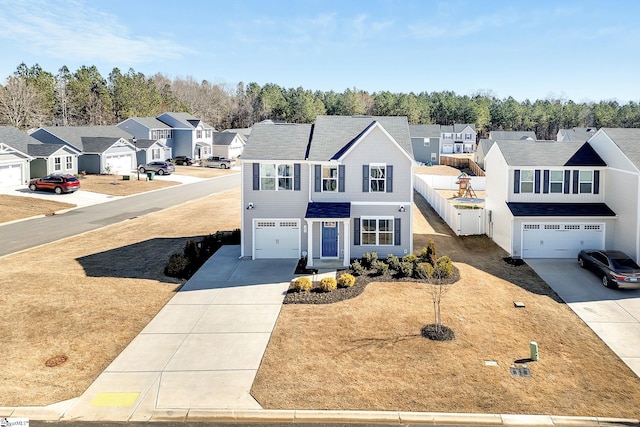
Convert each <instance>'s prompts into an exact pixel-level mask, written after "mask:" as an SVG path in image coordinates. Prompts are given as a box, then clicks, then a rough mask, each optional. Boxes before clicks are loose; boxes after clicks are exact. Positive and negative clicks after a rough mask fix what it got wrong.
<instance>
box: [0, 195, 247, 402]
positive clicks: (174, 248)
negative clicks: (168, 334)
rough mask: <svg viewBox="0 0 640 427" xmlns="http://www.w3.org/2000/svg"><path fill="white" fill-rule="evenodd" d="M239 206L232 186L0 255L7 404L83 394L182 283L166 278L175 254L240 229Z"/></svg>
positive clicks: (2, 393) (0, 391)
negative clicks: (54, 362) (56, 361)
mask: <svg viewBox="0 0 640 427" xmlns="http://www.w3.org/2000/svg"><path fill="white" fill-rule="evenodd" d="M239 209H240V191H239V190H233V191H230V192H226V193H222V194H219V195H213V196H210V197H207V198H204V199H200V200H197V201H193V202H190V203H186V204H183V205H181V206H178V207H175V208H171V209H167V210H163V211H162V212H157V213H154V214H151V215H147V216H143V217H139V218H135V219H133V220H129V221H126V222H123V223H120V224H117V225H113V226H109V227H105V228H102V229H99V230H96V231H92V232H89V233H84V234H82V235H79V236H75V237H72V238H68V239H64V240H61V241H58V242H55V243H51V244H48V245H44V246H41V247H38V248H35V249H31V250H27V251H24V252H21V253H18V254H14V255H8V256H5V257H1V258H0V287H1V288H2V293H1V294H0V312H2V313H4V314H3V316H1V317H0V342H1V343H2V345H3V355H2V363H0V384H2V387H0V407H1V406H24V405H29V406H31V405H47V404H51V403H54V402H59V401H62V400H66V399H70V398H73V397H77V396H79V395H80V394H81V393H82V392H84V390H86V388H87V387H88V386H89V385H90V384H91V382H93V381H94V380H95V378H97V376H98V375H99V374H100V373H101V372H102V371H103V370H104V369H105V368H106V367H107V365H108V364H109V363H110V362H111V361H112V360H113V359H114V358H115V357H116V356H117V355H118V354H119V353H120V352H121V351H122V350H123V349H124V348H125V347H126V345H127V344H128V343H129V342H130V341H131V340H132V339H133V338H134V337H135V336H136V335H137V334H138V333H139V332H140V331H141V330H142V329H143V328H144V327H145V326H146V325H147V323H148V322H149V321H150V320H151V319H152V318H153V316H154V315H155V314H156V313H157V312H158V311H159V310H160V308H162V306H163V305H164V304H165V303H166V302H167V301H168V300H169V299H170V298H171V297H172V296H173V294H174V291H175V289H176V288H177V287H178V286H179V285H180V284H181V282H180V281H178V280H174V279H171V278H168V277H165V276H164V275H163V269H164V266H165V262H166V260H167V259H168V257H169V255H171V254H172V253H174V252H181V251H182V249H183V248H184V244H185V242H186V240H188V239H189V238H191V237H193V236H202V235H206V234H209V233H214V232H216V231H218V230H232V229H235V228H238V227H239V226H240V221H239V216H238V215H235V214H232V215H230V214H229V212H238V211H239ZM177 222H179V223H180V224H181V226H180V227H175V224H176V223H177ZM57 356H65V357H66V358H67V361H66V362H64V363H62V364H60V365H58V366H55V367H47V366H45V363H46V362H47V360H49V359H51V358H55V357H57Z"/></svg>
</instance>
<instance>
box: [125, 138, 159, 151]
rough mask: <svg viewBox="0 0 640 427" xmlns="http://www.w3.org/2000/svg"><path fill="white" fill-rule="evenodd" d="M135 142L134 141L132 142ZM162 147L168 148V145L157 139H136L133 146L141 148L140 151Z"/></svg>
mask: <svg viewBox="0 0 640 427" xmlns="http://www.w3.org/2000/svg"><path fill="white" fill-rule="evenodd" d="M131 142H133V141H131ZM155 144H157V145H160V146H161V147H166V146H167V144H165V143H164V142H162V141H159V140H157V139H145V138H140V139H138V138H136V143H135V144H133V145H134V146H135V147H136V148H140V149H147V148H149V147H151V146H153V145H155Z"/></svg>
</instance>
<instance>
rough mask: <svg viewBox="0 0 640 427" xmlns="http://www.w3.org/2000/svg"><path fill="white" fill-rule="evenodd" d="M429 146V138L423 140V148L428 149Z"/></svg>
mask: <svg viewBox="0 0 640 427" xmlns="http://www.w3.org/2000/svg"><path fill="white" fill-rule="evenodd" d="M430 145H431V140H430V139H429V138H424V146H425V147H428V146H430Z"/></svg>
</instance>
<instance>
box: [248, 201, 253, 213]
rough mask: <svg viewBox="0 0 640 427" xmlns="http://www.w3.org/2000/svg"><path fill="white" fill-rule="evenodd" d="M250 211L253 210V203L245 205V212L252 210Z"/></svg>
mask: <svg viewBox="0 0 640 427" xmlns="http://www.w3.org/2000/svg"><path fill="white" fill-rule="evenodd" d="M252 209H253V203H249V204H248V205H247V210H248V211H250V210H252Z"/></svg>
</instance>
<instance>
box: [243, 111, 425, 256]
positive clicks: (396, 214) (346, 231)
mask: <svg viewBox="0 0 640 427" xmlns="http://www.w3.org/2000/svg"><path fill="white" fill-rule="evenodd" d="M241 164H242V209H241V211H242V230H243V233H242V242H241V247H242V249H241V250H242V255H243V256H244V257H249V258H253V259H259V258H300V257H301V256H306V257H307V258H308V261H307V265H308V266H313V265H314V262H318V260H335V261H336V262H337V263H340V264H341V265H344V266H347V265H349V263H350V261H351V259H352V258H359V257H361V256H362V255H363V254H364V253H365V252H377V253H378V254H379V256H381V257H386V256H387V255H388V254H395V255H398V256H404V255H406V254H408V253H411V252H412V251H413V242H412V232H411V229H412V208H411V206H412V203H413V171H412V169H413V167H414V165H415V161H414V159H413V155H412V150H411V137H410V134H409V127H408V123H407V118H406V117H371V116H355V117H346V116H318V117H317V118H316V121H315V123H314V124H312V125H310V124H286V123H260V124H256V125H255V126H254V127H253V129H252V132H251V136H250V137H249V139H248V141H247V144H246V146H245V149H244V152H243V154H242V157H241Z"/></svg>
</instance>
